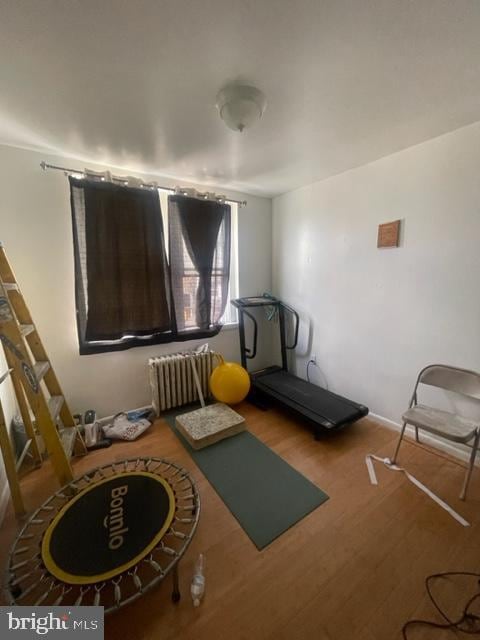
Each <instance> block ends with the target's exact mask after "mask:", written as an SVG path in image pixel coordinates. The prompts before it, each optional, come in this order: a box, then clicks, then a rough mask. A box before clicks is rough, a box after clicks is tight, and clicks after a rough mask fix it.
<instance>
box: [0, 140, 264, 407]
mask: <svg viewBox="0 0 480 640" xmlns="http://www.w3.org/2000/svg"><path fill="white" fill-rule="evenodd" d="M41 160H46V161H47V162H49V163H53V164H60V165H67V166H69V167H73V168H78V169H82V168H83V167H82V164H81V163H79V162H77V161H74V160H70V159H62V158H60V157H54V156H46V155H45V154H39V153H37V152H33V151H26V150H22V149H17V148H12V147H6V146H0V176H1V178H0V181H1V188H0V240H1V241H2V242H3V243H4V245H5V248H6V251H7V255H8V257H9V259H10V262H11V264H12V266H13V268H14V270H15V273H16V277H17V280H18V281H19V283H20V286H21V288H22V291H23V293H24V295H25V297H26V300H27V304H28V305H29V307H30V311H31V313H32V315H33V319H34V321H35V323H36V324H37V328H38V330H39V331H40V335H41V337H42V339H43V341H44V344H45V347H46V349H47V352H48V353H49V355H50V358H51V360H52V362H53V365H54V367H55V368H56V372H57V374H58V376H59V378H60V383H61V384H62V386H63V390H64V393H65V395H66V397H67V398H68V400H69V402H70V406H71V408H72V410H73V411H74V412H76V411H84V410H85V409H88V408H89V407H93V408H95V409H97V411H98V412H99V415H109V414H112V413H115V412H117V411H119V410H122V409H129V408H133V407H138V406H142V405H145V404H148V403H149V402H150V392H149V388H148V377H147V366H146V363H147V360H148V357H149V356H151V355H157V354H161V353H166V352H173V351H177V350H180V349H182V348H188V346H191V345H192V343H171V344H168V345H159V346H153V347H141V348H135V349H130V350H128V351H122V352H116V353H107V354H99V355H91V356H79V355H78V344H77V335H76V325H75V303H74V276H73V246H72V232H71V218H70V215H71V214H70V201H69V187H68V181H67V179H66V178H65V176H64V175H63V173H62V172H57V171H49V172H43V171H42V170H41V168H40V166H39V163H40V161H41ZM88 166H89V167H90V168H93V169H99V170H102V169H105V168H108V167H98V166H97V167H96V166H93V165H92V164H91V163H89V164H88ZM112 171H113V173H115V174H120V175H122V174H125V173H126V172H122V171H121V170H119V169H112ZM144 177H145V178H146V179H156V180H157V181H159V182H161V183H162V184H165V185H167V186H168V185H172V186H174V185H175V182H174V181H172V180H167V179H165V180H160V179H159V178H158V176H155V177H154V176H148V175H146V176H144ZM183 184H186V183H185V182H183V181H182V185H183ZM187 186H188V185H187ZM218 191H220V192H221V193H226V195H227V196H229V197H231V198H236V199H240V200H243V199H246V200H248V205H247V207H245V208H242V209H240V210H239V281H240V295H252V294H257V293H261V292H263V291H264V290H269V289H271V264H272V258H271V201H270V200H269V199H265V198H258V197H253V196H247V195H245V194H238V193H234V192H228V191H227V192H225V190H224V189H223V188H219V189H218ZM197 343H198V341H197V342H195V343H193V344H197ZM210 344H211V345H212V346H214V347H215V349H217V350H218V351H220V352H221V353H223V354H224V356H225V357H226V358H228V359H234V360H238V359H239V350H238V335H237V331H236V330H224V331H222V332H221V333H220V334H219V335H218V336H216V337H215V338H214V339H212V340H211V341H210Z"/></svg>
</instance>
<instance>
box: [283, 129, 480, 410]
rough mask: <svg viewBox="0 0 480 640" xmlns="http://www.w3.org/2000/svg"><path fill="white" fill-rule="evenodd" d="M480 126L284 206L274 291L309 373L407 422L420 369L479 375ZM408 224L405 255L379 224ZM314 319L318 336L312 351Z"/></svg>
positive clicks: (319, 186) (318, 186)
mask: <svg viewBox="0 0 480 640" xmlns="http://www.w3.org/2000/svg"><path fill="white" fill-rule="evenodd" d="M479 167H480V123H477V124H475V125H472V126H469V127H465V128H463V129H459V130H457V131H455V132H452V133H450V134H447V135H444V136H442V137H439V138H436V139H434V140H431V141H429V142H427V143H425V144H422V145H418V146H415V147H411V148H410V149H407V150H405V151H402V152H400V153H397V154H395V155H392V156H389V157H386V158H384V159H382V160H379V161H377V162H374V163H371V164H369V165H366V166H363V167H360V168H358V169H355V170H352V171H349V172H347V173H343V174H341V175H338V176H336V177H333V178H330V179H328V180H325V181H322V182H317V183H315V184H312V185H310V186H308V187H305V188H301V189H298V190H296V191H293V192H290V193H287V194H285V195H282V196H280V197H278V198H275V200H274V204H273V211H274V213H273V281H274V292H275V293H276V294H277V295H279V296H280V297H283V298H284V299H285V300H286V301H288V302H289V303H290V304H292V305H293V306H296V307H297V308H298V309H300V310H302V313H303V318H304V322H303V327H302V329H303V335H302V342H301V345H302V347H301V350H300V351H302V349H303V355H300V356H297V359H296V365H297V370H298V373H299V375H301V376H305V363H306V361H307V359H308V356H309V354H310V353H312V354H313V353H315V354H316V356H317V360H318V364H319V366H320V369H315V368H311V369H310V373H311V376H312V379H313V380H314V381H317V382H318V383H323V382H325V380H326V382H327V384H328V385H329V387H330V389H332V390H334V391H337V392H339V393H341V394H342V395H345V396H347V397H351V398H352V399H354V400H357V401H359V402H362V403H364V404H366V405H368V406H369V407H370V410H371V411H372V412H374V413H377V414H380V415H382V416H384V417H386V418H389V419H391V420H393V421H395V422H399V421H400V418H401V414H402V412H403V411H404V410H405V408H406V405H407V403H408V400H409V397H410V394H411V389H412V385H413V383H414V379H415V376H416V374H417V372H418V371H419V369H420V368H421V367H423V366H424V365H426V364H428V363H433V362H440V363H449V364H452V365H458V366H461V367H466V368H472V369H476V370H480V289H479V284H478V283H479V276H480V250H479V239H480V173H479ZM398 218H401V219H403V233H402V236H403V237H402V244H401V247H400V248H398V249H377V248H376V240H377V225H378V224H379V223H382V222H387V221H390V220H395V219H398ZM308 321H310V322H311V328H312V331H313V335H312V340H311V348H309V340H308V331H307V325H308Z"/></svg>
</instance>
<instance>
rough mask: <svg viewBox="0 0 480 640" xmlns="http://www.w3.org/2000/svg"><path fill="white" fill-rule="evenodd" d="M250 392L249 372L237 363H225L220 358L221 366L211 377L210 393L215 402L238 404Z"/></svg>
mask: <svg viewBox="0 0 480 640" xmlns="http://www.w3.org/2000/svg"><path fill="white" fill-rule="evenodd" d="M249 390H250V376H249V375H248V372H247V371H246V370H245V369H244V368H243V367H242V366H240V365H239V364H237V363H236V362H225V360H224V359H223V358H221V357H220V364H219V365H218V366H217V367H215V369H214V370H213V371H212V375H211V376H210V391H211V392H212V394H213V397H214V398H215V400H218V402H224V403H225V404H238V403H239V402H241V401H242V400H244V399H245V397H246V396H247V393H248V392H249Z"/></svg>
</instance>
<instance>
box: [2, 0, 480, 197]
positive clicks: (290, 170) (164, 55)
mask: <svg viewBox="0 0 480 640" xmlns="http://www.w3.org/2000/svg"><path fill="white" fill-rule="evenodd" d="M0 59H1V60H2V62H1V65H0V87H1V94H0V143H4V144H10V145H16V146H21V147H27V148H33V149H39V150H41V151H44V152H49V153H55V154H60V155H64V156H68V157H74V158H78V159H80V160H82V161H85V162H86V163H87V162H99V163H105V164H110V165H113V166H116V167H121V168H124V169H125V170H127V169H128V170H130V171H135V170H136V171H148V172H150V173H155V174H158V175H165V176H170V177H174V178H179V179H183V180H189V181H192V182H198V183H202V184H210V185H216V186H224V187H228V188H231V189H236V190H239V191H242V192H246V193H253V194H259V195H266V196H272V195H275V194H279V193H283V192H285V191H289V190H291V189H294V188H296V187H299V186H302V185H304V184H308V183H311V182H313V181H316V180H321V179H324V178H326V177H328V176H331V175H334V174H337V173H340V172H342V171H346V170H348V169H351V168H353V167H355V166H359V165H362V164H365V163H367V162H370V161H372V160H375V159H378V158H380V157H382V156H385V155H388V154H391V153H393V152H395V151H398V150H400V149H402V148H405V147H408V146H411V145H414V144H418V143H419V142H423V141H424V140H427V139H429V138H432V137H435V136H438V135H440V134H442V133H445V132H447V131H451V130H453V129H456V128H459V127H462V126H465V125H467V124H470V123H472V122H475V121H478V120H480V1H479V0H348V1H347V0H295V1H292V0H133V1H132V0H130V1H126V0H41V1H39V0H3V2H2V3H1V8H0ZM235 80H239V81H244V82H248V83H253V84H254V85H256V86H258V87H259V88H260V89H262V90H263V91H264V92H265V94H266V96H267V100H268V107H267V111H266V113H265V115H264V117H263V119H262V120H261V121H260V122H259V123H257V124H256V125H255V126H253V127H252V128H251V129H249V130H247V131H245V132H244V133H242V134H239V133H236V132H233V131H230V130H229V129H227V128H226V127H225V125H224V124H223V122H222V121H221V120H220V118H219V117H218V114H217V112H216V109H215V96H216V93H217V91H218V90H219V89H220V88H221V87H222V86H223V85H224V84H225V83H226V82H229V81H235Z"/></svg>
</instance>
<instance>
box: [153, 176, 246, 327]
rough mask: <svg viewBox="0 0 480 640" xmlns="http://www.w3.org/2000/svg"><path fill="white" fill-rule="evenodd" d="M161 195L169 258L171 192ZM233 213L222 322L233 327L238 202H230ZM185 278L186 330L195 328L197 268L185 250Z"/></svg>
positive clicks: (215, 297)
mask: <svg viewBox="0 0 480 640" xmlns="http://www.w3.org/2000/svg"><path fill="white" fill-rule="evenodd" d="M159 194H160V208H161V211H162V217H163V228H164V230H165V245H166V250H167V257H168V258H169V255H168V253H169V237H168V229H169V225H168V196H169V195H171V192H170V191H167V190H166V189H159ZM227 203H228V204H229V205H230V211H231V232H230V278H229V284H228V300H227V304H226V306H225V312H224V314H223V316H222V318H221V320H220V322H221V324H223V325H231V324H236V323H237V310H236V309H235V307H234V306H233V305H232V304H230V300H234V299H235V298H238V295H239V294H238V291H239V286H238V204H237V203H236V202H229V201H228V200H227ZM184 261H185V265H184V278H185V280H186V283H188V284H187V286H185V290H186V293H185V301H184V321H185V327H186V328H189V327H190V328H194V326H195V317H194V314H193V300H194V297H195V289H196V285H197V280H196V279H195V277H194V276H192V275H191V274H192V272H195V268H194V266H193V264H192V261H191V260H190V257H189V255H188V252H187V250H186V248H185V251H184ZM212 298H213V300H212V306H213V307H214V308H215V307H216V306H218V304H219V303H220V300H221V292H220V291H219V289H218V288H217V289H216V290H215V291H212Z"/></svg>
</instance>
